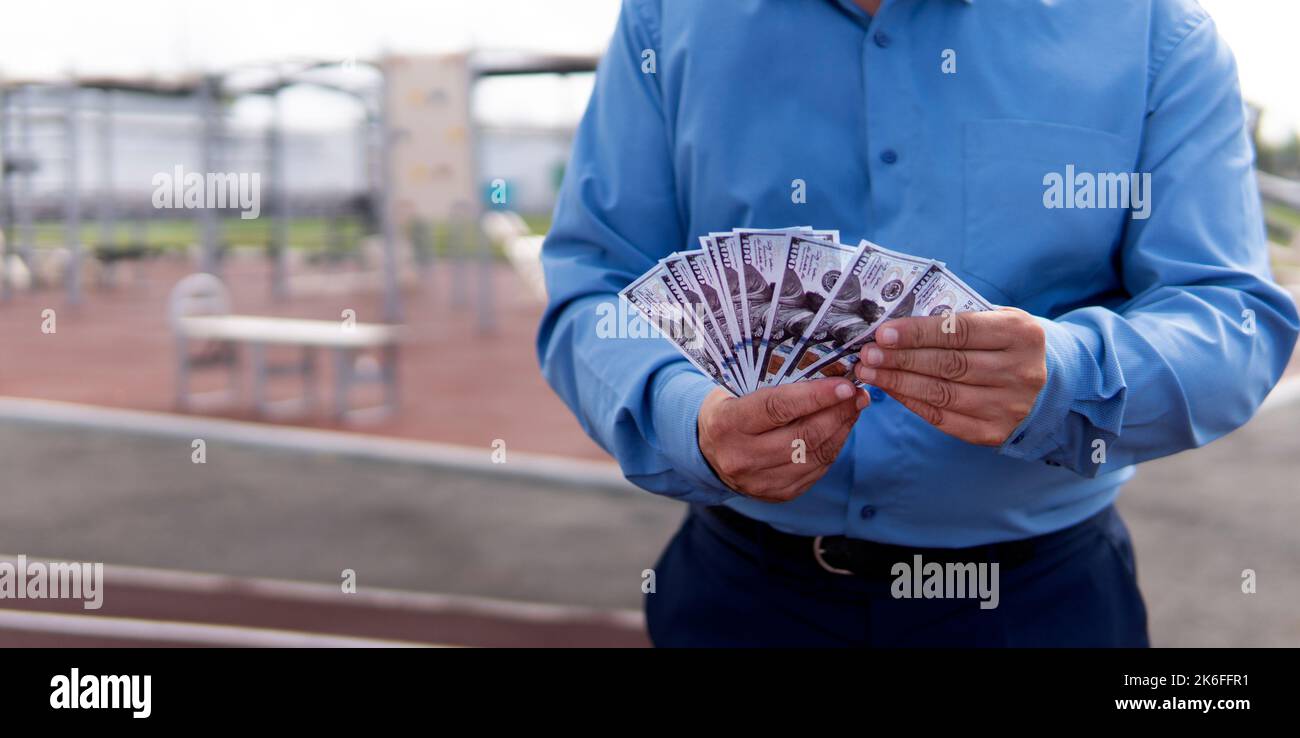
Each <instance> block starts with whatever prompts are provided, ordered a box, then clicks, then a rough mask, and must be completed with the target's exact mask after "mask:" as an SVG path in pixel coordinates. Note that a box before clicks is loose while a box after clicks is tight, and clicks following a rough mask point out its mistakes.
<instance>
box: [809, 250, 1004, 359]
mask: <svg viewBox="0 0 1300 738" xmlns="http://www.w3.org/2000/svg"><path fill="white" fill-rule="evenodd" d="M994 309H996V307H995V306H994V305H993V304H991V303H989V302H988V301H987V300H985V299H984V298H983V297H980V295H979V293H978V292H976V291H975V290H974V289H972V288H971V287H970V286H969V285H967V284H966V283H965V282H963V281H961V279H959V278H958V277H957V275H955V274H953V273H952V272H950V271H948V270H947V268H945V267H944V266H943V265H942V264H934V265H932V266H931V267H930V268H929V269H928V270H927V271H926V273H925V275H924V276H922V277H921V279H920V280H918V281H917V283H916V286H915V287H913V288H912V289H911V290H909V291H908V294H907V297H906V298H904V299H902V300H900V301H899V302H898V303H897V304H895V305H894V306H893V308H891V309H890V311H889V314H888V315H887V316H885V318H883V319H881V320H879V321H877V322H876V324H875V325H873V326H872V327H871V328H870V330H868V331H866V332H864V333H862V334H860V335H857V336H853V337H851V338H849V340H848V341H846V342H845V344H844V345H843V346H841V347H840V348H839V349H837V350H836V351H834V352H832V353H830V354H827V355H826V356H824V357H822V358H821V359H820V360H819V361H818V362H816V363H814V364H812V365H810V366H808V367H807V368H806V369H804V370H803V372H802V373H801V374H800V375H798V376H796V377H795V379H805V378H810V377H812V376H813V375H814V374H817V373H824V372H825V369H826V368H827V367H831V373H833V374H835V375H850V376H851V375H852V373H853V367H854V365H856V364H857V363H858V353H859V352H860V351H861V350H862V348H863V347H864V346H866V345H867V344H868V343H872V342H874V341H875V340H876V335H875V334H876V329H877V328H879V327H880V325H881V324H883V323H884V322H885V321H888V320H894V319H896V318H906V317H915V316H932V315H955V314H957V313H978V312H983V311H985V310H994Z"/></svg>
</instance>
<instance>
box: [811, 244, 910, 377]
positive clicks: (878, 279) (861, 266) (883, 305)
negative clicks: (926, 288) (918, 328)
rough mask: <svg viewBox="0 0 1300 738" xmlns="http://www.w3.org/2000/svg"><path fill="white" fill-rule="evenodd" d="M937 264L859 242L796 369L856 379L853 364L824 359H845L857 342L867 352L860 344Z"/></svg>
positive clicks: (812, 331)
mask: <svg viewBox="0 0 1300 738" xmlns="http://www.w3.org/2000/svg"><path fill="white" fill-rule="evenodd" d="M934 263H935V262H933V261H931V260H930V259H922V258H918V257H915V256H910V255H908V254H903V253H899V252H897V251H892V250H890V249H887V248H884V247H883V246H878V245H876V244H874V243H871V242H870V241H865V240H864V241H862V242H861V243H859V244H858V248H857V251H855V253H854V255H853V258H852V260H851V261H850V262H849V266H848V268H847V270H846V272H845V276H844V278H843V279H842V280H840V282H839V284H837V285H835V290H834V294H833V295H832V296H831V299H830V300H828V301H827V302H826V304H825V305H823V306H822V311H821V313H820V314H819V315H818V316H817V318H816V319H815V320H814V321H813V327H812V329H811V330H809V331H808V332H807V333H806V335H805V336H804V337H803V338H802V339H801V343H800V346H799V347H798V348H797V349H796V350H795V352H794V354H793V359H792V361H791V363H790V367H791V371H792V372H798V373H799V375H798V376H800V377H803V376H811V374H810V372H809V370H810V368H811V367H816V369H815V370H813V371H816V372H817V373H819V374H822V375H824V376H849V378H850V379H851V378H852V376H851V374H850V371H851V370H852V365H851V364H848V363H846V362H843V361H840V362H836V361H825V360H824V359H826V357H827V356H830V355H832V354H834V355H836V356H842V355H843V353H842V351H841V349H842V348H844V347H846V346H850V344H854V343H855V342H858V343H857V346H858V347H859V348H861V345H862V344H861V343H860V342H859V341H860V340H861V339H863V338H864V337H865V336H866V335H868V334H869V333H870V332H871V331H872V330H874V328H875V327H876V326H878V325H880V324H881V323H883V322H884V321H885V318H886V314H887V313H889V311H891V310H893V308H894V306H895V305H896V304H897V303H898V301H899V300H900V299H902V298H903V297H904V296H906V295H907V294H908V293H909V292H910V291H911V289H912V287H914V286H916V284H917V282H918V281H919V280H920V279H921V278H922V277H924V276H925V275H926V273H927V272H928V271H929V269H930V267H931V266H932V265H934ZM850 348H851V346H850ZM792 378H793V377H792Z"/></svg>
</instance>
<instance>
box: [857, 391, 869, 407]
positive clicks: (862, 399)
mask: <svg viewBox="0 0 1300 738" xmlns="http://www.w3.org/2000/svg"><path fill="white" fill-rule="evenodd" d="M870 404H871V396H870V395H868V394H867V391H866V390H862V391H860V392H858V400H857V405H858V409H859V410H861V409H863V408H865V407H866V406H867V405H870Z"/></svg>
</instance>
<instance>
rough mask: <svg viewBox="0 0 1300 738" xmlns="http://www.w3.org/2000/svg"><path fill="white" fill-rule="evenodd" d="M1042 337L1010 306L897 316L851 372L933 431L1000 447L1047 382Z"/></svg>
mask: <svg viewBox="0 0 1300 738" xmlns="http://www.w3.org/2000/svg"><path fill="white" fill-rule="evenodd" d="M1045 342H1046V339H1045V334H1044V333H1043V327H1042V326H1040V325H1039V324H1038V321H1036V320H1035V319H1034V318H1033V316H1031V315H1030V314H1029V313H1026V312H1025V311H1023V310H1017V309H1016V308H1001V309H998V310H990V311H987V312H981V313H958V314H955V315H948V316H942V315H939V316H933V317H928V318H900V319H898V320H891V321H889V322H887V323H885V324H883V325H881V326H880V329H879V330H877V331H876V343H869V344H867V345H866V346H864V347H863V349H862V351H861V352H860V354H859V358H860V361H859V363H858V365H857V370H856V371H857V375H858V378H859V379H861V380H862V381H864V382H866V383H867V384H872V385H875V386H877V387H879V388H881V389H882V390H884V391H885V392H887V393H889V396H890V397H893V398H894V399H895V400H898V401H899V402H901V403H902V404H903V405H904V406H906V407H907V408H908V409H909V410H911V411H912V412H914V413H916V414H917V415H920V416H921V418H923V419H924V420H925V421H926V422H928V423H930V424H931V425H933V426H934V427H936V428H938V429H939V430H941V431H943V432H945V433H947V434H949V435H951V436H955V437H957V438H960V439H962V440H963V441H968V442H970V443H975V444H979V445H981V446H1000V445H1002V443H1004V442H1005V441H1006V440H1007V437H1008V436H1010V435H1011V433H1012V432H1013V431H1014V430H1015V429H1016V428H1017V427H1018V426H1019V425H1020V423H1021V422H1022V421H1024V419H1025V418H1026V417H1028V416H1029V412H1030V410H1032V409H1033V407H1034V402H1035V401H1036V400H1037V399H1038V393H1039V391H1040V390H1042V388H1043V384H1044V383H1045V382H1046V381H1047V358H1046V346H1045Z"/></svg>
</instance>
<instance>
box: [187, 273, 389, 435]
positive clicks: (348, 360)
mask: <svg viewBox="0 0 1300 738" xmlns="http://www.w3.org/2000/svg"><path fill="white" fill-rule="evenodd" d="M187 281H188V282H189V283H188V284H186V282H187ZM228 305H229V300H228V298H227V296H226V295H225V293H224V287H223V286H221V285H220V282H219V280H216V278H215V277H212V276H211V275H207V274H202V275H192V276H191V277H187V278H186V279H185V280H182V281H181V284H178V285H177V287H176V289H175V290H174V291H173V294H172V304H171V308H172V315H171V324H172V330H173V331H174V333H175V335H176V341H177V347H176V348H177V351H176V353H177V374H176V402H177V405H178V407H180V408H181V409H182V410H188V409H189V408H190V406H191V400H192V399H193V396H192V395H191V393H190V389H189V386H190V374H191V372H192V370H193V369H196V368H202V367H205V366H211V365H214V364H216V365H220V366H226V367H228V368H229V369H230V371H231V384H230V390H229V392H230V394H231V395H232V396H234V397H238V394H239V381H238V366H239V358H238V357H239V349H241V348H246V349H247V351H248V354H249V359H250V363H251V364H252V375H253V386H252V395H253V397H252V399H253V407H254V409H255V410H256V411H257V413H258V414H259V415H270V414H271V412H272V404H271V403H270V402H268V401H267V398H266V380H267V378H268V377H270V376H273V375H277V374H286V373H292V374H297V375H299V376H301V377H302V379H303V395H302V397H301V398H300V399H299V400H297V401H296V402H297V404H300V405H301V406H303V408H304V409H305V410H307V411H312V410H314V409H315V406H316V402H317V399H316V386H315V377H316V359H317V354H318V352H321V351H327V352H329V353H330V354H331V355H332V358H333V364H334V388H333V395H334V403H333V405H334V407H333V415H334V417H335V418H336V419H339V420H344V419H347V418H348V417H349V416H351V415H353V414H356V413H360V412H364V411H366V410H369V409H367V408H352V407H351V404H350V401H349V397H350V394H351V390H352V388H353V386H355V385H357V384H359V383H365V382H375V383H378V384H380V385H382V387H383V395H384V401H383V404H382V405H381V406H380V409H382V410H383V411H384V412H386V413H392V412H395V411H396V410H397V405H398V394H397V357H398V344H399V342H400V339H401V330H400V328H398V327H397V326H391V325H379V324H372V323H345V322H344V321H342V320H338V321H334V320H303V319H298V318H275V317H269V316H263V315H236V314H230V313H227V312H224V310H225V309H227V308H228ZM194 312H199V313H201V314H193V313H194ZM271 346H288V347H295V348H298V349H301V351H302V354H301V359H300V360H299V361H296V362H293V363H291V364H279V365H276V364H271V363H269V362H268V361H267V357H266V351H267V348H268V347H271ZM196 347H206V348H205V349H204V350H201V351H199V352H198V353H196V352H195V348H196ZM362 352H374V353H375V354H376V355H377V356H378V365H377V367H376V368H374V369H370V370H367V369H358V367H357V364H356V358H357V356H358V355H359V354H360V353H362ZM277 404H279V403H277Z"/></svg>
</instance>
